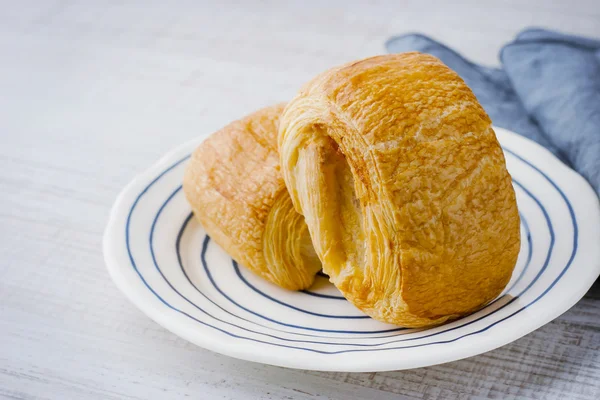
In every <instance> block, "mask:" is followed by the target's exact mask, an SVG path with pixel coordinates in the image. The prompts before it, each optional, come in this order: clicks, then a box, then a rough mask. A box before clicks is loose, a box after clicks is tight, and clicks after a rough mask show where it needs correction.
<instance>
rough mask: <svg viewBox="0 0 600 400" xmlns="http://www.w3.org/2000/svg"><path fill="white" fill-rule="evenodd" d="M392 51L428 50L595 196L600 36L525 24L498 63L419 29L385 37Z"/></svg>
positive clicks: (503, 123) (599, 171)
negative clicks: (472, 56)
mask: <svg viewBox="0 0 600 400" xmlns="http://www.w3.org/2000/svg"><path fill="white" fill-rule="evenodd" d="M386 48H387V50H388V52H390V53H401V52H406V51H420V52H422V53H429V54H432V55H434V56H436V57H438V58H439V59H441V60H442V61H443V62H444V63H445V64H446V65H448V66H449V67H450V68H452V69H453V70H454V71H456V72H457V73H458V74H459V75H460V76H461V77H462V78H463V79H464V80H465V82H466V83H467V84H468V85H469V86H470V87H471V89H472V90H473V92H474V93H475V95H476V96H477V98H478V99H479V102H480V103H481V105H482V106H483V107H484V108H485V110H486V111H487V112H488V114H489V115H490V118H491V119H492V121H493V123H494V125H497V126H500V127H502V128H506V129H509V130H511V131H514V132H516V133H518V134H521V135H523V136H526V137H528V138H529V139H532V140H534V141H536V142H537V143H539V144H541V145H542V146H544V147H546V148H547V149H548V150H550V151H551V152H552V153H554V154H555V155H556V156H557V157H558V158H560V159H561V160H562V161H563V162H565V163H566V164H568V165H569V166H570V167H572V168H573V169H575V170H576V171H578V172H579V173H580V174H581V175H583V176H584V177H585V178H586V179H587V180H588V182H590V184H591V185H592V186H593V187H594V189H595V190H596V193H600V41H599V40H593V39H588V38H584V37H578V36H573V35H566V34H562V33H558V32H554V31H549V30H545V29H539V28H532V29H527V30H525V31H523V32H521V33H520V34H518V35H517V37H516V38H515V40H514V41H513V42H511V43H508V44H507V45H505V46H504V47H503V48H502V50H501V51H500V60H501V64H502V66H501V68H491V67H486V66H482V65H478V64H475V63H473V62H471V61H469V60H467V59H466V58H464V57H463V56H461V55H460V54H459V53H457V52H456V51H454V50H452V49H450V48H449V47H447V46H445V45H443V44H442V43H439V42H437V41H435V40H433V39H431V38H429V37H427V36H424V35H421V34H407V35H402V36H397V37H393V38H391V39H389V40H388V41H387V42H386Z"/></svg>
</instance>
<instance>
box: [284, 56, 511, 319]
mask: <svg viewBox="0 0 600 400" xmlns="http://www.w3.org/2000/svg"><path fill="white" fill-rule="evenodd" d="M278 141H279V153H280V157H281V168H282V172H283V175H284V179H285V182H286V185H287V188H288V190H289V192H290V194H291V198H292V201H293V203H294V206H295V207H296V209H297V210H298V212H300V213H301V214H303V215H304V217H305V219H306V223H307V224H308V227H309V230H310V233H311V236H312V240H313V243H314V245H315V249H316V251H317V254H318V255H319V258H320V259H321V261H322V263H323V270H324V272H326V273H327V274H328V275H329V276H330V278H331V281H332V282H333V283H334V284H335V285H336V286H337V287H338V289H339V290H340V291H341V292H342V293H343V294H344V296H345V297H346V298H347V299H348V300H350V301H351V302H352V303H354V304H355V305H356V306H357V307H358V308H360V309H361V310H363V311H364V312H365V313H367V314H368V315H370V316H371V317H373V318H375V319H378V320H381V321H384V322H388V323H393V324H397V325H402V326H407V327H422V326H428V325H435V324H439V323H442V322H444V321H446V320H448V319H452V318H456V317H458V316H460V315H464V314H467V313H470V312H472V311H474V310H476V309H478V308H479V307H481V306H482V305H484V304H485V303H487V302H489V301H490V300H492V299H494V298H495V297H496V296H498V295H499V294H500V292H501V291H502V289H503V288H504V287H505V286H506V284H507V283H508V281H509V280H510V277H511V274H512V271H513V269H514V266H515V263H516V260H517V255H518V253H519V248H520V228H519V214H518V211H517V205H516V201H515V194H514V190H513V188H512V185H511V179H510V176H509V174H508V172H507V170H506V166H505V160H504V155H503V153H502V150H501V148H500V145H499V143H498V141H497V139H496V136H495V133H494V131H493V130H492V126H491V121H490V119H489V117H488V116H487V114H486V113H485V111H484V110H483V108H482V107H481V106H480V105H479V103H478V101H477V99H476V98H475V95H474V94H473V93H472V92H471V90H470V89H469V88H468V87H467V85H466V84H465V83H464V81H463V80H462V79H461V78H460V77H459V76H458V75H457V74H456V73H455V72H454V71H452V70H451V69H449V68H448V67H447V66H445V65H444V64H443V63H442V62H441V61H440V60H438V59H437V58H435V57H433V56H430V55H425V54H420V53H405V54H394V55H386V56H379V57H373V58H367V59H364V60H361V61H357V62H353V63H350V64H346V65H344V66H341V67H339V68H334V69H332V70H329V71H327V72H325V73H323V74H321V75H319V76H318V77H316V78H315V79H313V80H312V81H311V82H309V83H308V84H307V85H305V86H304V88H303V89H302V90H301V91H300V92H299V94H298V95H297V96H296V97H295V98H294V99H293V100H292V101H291V102H290V103H289V104H288V106H287V107H286V109H285V111H284V113H283V116H282V118H281V123H280V128H279V139H278Z"/></svg>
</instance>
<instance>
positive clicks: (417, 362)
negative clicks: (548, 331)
mask: <svg viewBox="0 0 600 400" xmlns="http://www.w3.org/2000/svg"><path fill="white" fill-rule="evenodd" d="M496 132H497V134H498V138H499V140H500V142H501V144H502V146H503V148H504V150H505V154H506V159H507V164H508V169H509V171H510V173H511V175H512V177H513V181H514V187H515V190H516V193H517V201H518V206H519V212H520V214H521V219H522V225H521V235H522V247H521V253H520V255H519V260H518V262H517V266H516V269H515V271H514V273H513V277H512V280H511V281H510V283H509V284H508V286H507V288H506V290H505V291H504V293H503V294H502V295H501V296H500V297H498V298H497V299H496V300H495V301H493V302H492V303H490V304H489V305H488V306H487V307H485V308H484V309H482V310H480V311H479V312H477V313H475V314H472V315H470V316H468V317H465V318H462V319H460V320H457V321H454V322H452V323H449V324H446V325H443V326H439V327H436V328H433V329H425V330H417V329H404V328H399V327H397V326H392V325H386V324H383V323H380V322H377V321H375V320H372V319H370V318H368V317H367V316H365V315H364V314H362V313H361V312H360V311H359V310H357V309H356V308H355V307H354V306H352V305H351V304H350V303H349V302H347V301H346V300H345V299H344V298H343V297H342V296H341V295H340V293H339V292H338V291H337V290H336V289H335V287H334V286H333V285H332V284H330V283H329V282H328V280H327V278H326V277H322V276H321V277H318V279H317V282H316V283H315V285H314V286H313V287H312V288H311V289H310V290H309V291H304V292H291V291H286V290H283V289H280V288H279V287H277V286H274V285H272V284H270V283H268V282H266V281H264V280H262V279H261V278H259V277H257V276H255V275H253V274H252V273H251V272H249V271H248V270H246V269H245V268H244V267H240V266H238V265H237V264H236V263H235V262H232V260H231V258H230V257H229V256H228V255H227V254H226V253H225V252H224V251H223V250H222V249H221V248H220V247H219V246H218V245H216V244H215V243H214V242H213V241H211V240H210V238H209V237H208V236H207V235H206V233H205V232H204V230H203V229H202V227H201V226H200V225H199V224H198V223H197V222H196V221H195V219H193V218H192V216H191V211H190V207H189V205H188V204H187V202H186V200H185V198H184V195H183V192H182V190H181V181H182V177H183V172H184V169H185V165H186V163H187V160H188V158H189V155H190V153H191V152H192V151H193V150H194V149H195V147H196V146H197V145H198V143H199V142H200V141H195V142H192V143H187V144H185V145H183V146H181V147H179V148H177V149H176V150H174V151H173V152H171V153H169V154H168V155H166V156H165V157H164V158H163V159H162V160H160V161H159V162H158V163H157V164H155V165H154V166H153V167H151V168H150V169H149V170H148V171H146V172H145V173H143V174H141V175H140V176H138V177H137V178H136V179H134V180H133V182H131V183H130V184H129V185H128V186H127V187H126V188H125V189H124V190H123V192H122V193H121V194H120V196H119V198H118V199H117V201H116V203H115V205H114V207H113V210H112V213H111V216H110V221H109V223H108V226H107V228H106V232H105V235H104V254H105V258H106V263H107V265H108V269H109V271H110V274H111V276H112V278H113V280H114V281H115V283H116V284H117V286H118V287H119V288H120V289H121V290H122V291H123V293H125V295H127V297H128V298H129V299H130V300H131V301H132V302H133V303H134V304H135V305H137V306H138V307H139V308H140V309H141V310H142V311H143V312H144V313H145V314H146V315H148V316H149V317H150V318H152V319H153V320H155V321H156V322H158V323H159V324H160V325H162V326H164V327H165V328H166V329H168V330H170V331H172V332H173V333H175V334H177V335H179V336H181V337H183V338H185V339H187V340H189V341H190V342H193V343H195V344H197V345H199V346H202V347H204V348H207V349H210V350H213V351H216V352H219V353H222V354H226V355H229V356H232V357H238V358H241V359H245V360H251V361H257V362H262V363H266V364H273V365H280V366H285V367H292V368H304V369H315V370H335V371H382V370H398V369H405V368H416V367H423V366H427V365H433V364H439V363H444V362H448V361H452V360H458V359H461V358H465V357H469V356H473V355H476V354H480V353H483V352H486V351H489V350H492V349H495V348H497V347H499V346H502V345H505V344H507V343H510V342H512V341H514V340H516V339H518V338H520V337H521V336H523V335H525V334H527V333H529V332H531V331H533V330H534V329H536V328H539V327H540V326H542V325H544V324H545V323H547V322H549V321H551V320H552V319H554V318H556V317H558V316H559V315H560V314H562V313H564V312H565V311H567V310H568V309H569V308H570V307H571V306H573V305H574V304H575V303H576V302H577V301H578V300H579V299H580V298H581V297H582V296H583V295H584V294H585V293H586V291H587V290H588V289H589V287H590V286H591V285H592V283H593V282H594V280H595V279H596V278H597V277H598V275H599V273H600V205H599V202H598V198H597V196H596V194H595V192H594V191H593V190H592V189H591V187H590V186H589V185H588V184H587V182H586V181H584V179H583V178H581V177H580V176H579V175H578V174H577V173H575V172H573V171H572V170H570V169H569V168H567V167H566V166H565V165H564V164H562V163H561V162H560V161H558V160H557V159H556V158H555V157H554V156H553V155H552V154H550V153H549V152H548V151H546V150H545V149H543V148H542V147H541V146H539V145H537V144H535V143H533V142H531V141H529V140H527V139H525V138H523V137H521V136H518V135H516V134H514V133H510V132H507V131H506V130H504V129H500V128H496Z"/></svg>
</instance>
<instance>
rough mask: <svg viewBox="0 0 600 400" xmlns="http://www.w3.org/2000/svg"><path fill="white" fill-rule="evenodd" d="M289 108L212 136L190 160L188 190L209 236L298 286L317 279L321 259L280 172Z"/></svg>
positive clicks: (261, 270)
mask: <svg viewBox="0 0 600 400" xmlns="http://www.w3.org/2000/svg"><path fill="white" fill-rule="evenodd" d="M282 110H283V105H278V106H273V107H268V108H264V109H262V110H260V111H257V112H255V113H254V114H251V115H249V116H247V117H245V118H243V119H241V120H239V121H235V122H233V123H231V124H229V125H227V126H226V127H225V128H223V129H221V130H220V131H218V132H216V133H214V134H213V135H212V136H210V137H209V138H208V139H207V140H205V141H204V142H203V143H202V144H201V145H200V146H199V147H198V149H196V151H195V152H194V154H193V156H192V159H191V161H190V163H189V164H188V166H187V169H186V173H185V177H184V180H183V190H184V192H185V195H186V197H187V199H188V201H189V203H190V204H191V205H192V209H193V211H194V215H195V216H196V217H197V218H198V219H199V220H200V222H201V224H202V226H203V227H204V229H205V230H206V232H207V233H208V235H209V236H210V237H211V238H212V239H213V240H214V241H215V242H217V243H218V244H219V245H220V246H221V247H223V248H224V249H225V250H226V251H227V252H228V253H229V254H230V255H231V256H232V257H233V259H235V260H236V261H238V262H239V263H240V264H242V265H245V266H246V267H248V268H250V270H252V271H253V272H254V273H256V274H258V275H260V276H262V277H263V278H265V279H268V280H269V281H271V282H273V283H275V284H277V285H279V286H281V287H284V288H286V289H293V290H298V289H304V288H307V287H309V286H310V285H311V284H312V282H313V280H314V277H315V274H316V273H317V271H319V270H320V269H321V263H320V262H319V259H318V257H317V256H316V254H315V252H314V249H313V247H312V244H311V242H310V236H309V233H308V230H307V227H306V224H305V223H304V218H303V217H302V215H300V214H298V213H297V212H296V211H295V210H294V207H293V205H292V201H291V199H290V196H289V194H288V192H287V190H286V189H285V185H284V182H283V177H282V176H281V172H280V168H279V155H278V154H277V125H278V122H279V116H280V115H281V112H282Z"/></svg>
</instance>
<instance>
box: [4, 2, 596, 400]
mask: <svg viewBox="0 0 600 400" xmlns="http://www.w3.org/2000/svg"><path fill="white" fill-rule="evenodd" d="M0 3H3V4H0V54H1V59H0V398H10V399H13V398H16V399H21V398H24V399H163V398H164V399H175V398H198V399H241V398H244V399H246V398H264V399H271V398H272V399H280V398H285V399H316V398H319V399H321V398H332V399H350V398H369V399H379V398H388V397H392V396H396V397H395V398H419V399H434V398H444V399H463V398H471V397H479V398H485V397H493V398H505V399H510V398H519V399H520V398H536V399H551V398H557V399H598V398H600V287H599V286H600V285H598V284H596V286H595V288H593V289H592V291H591V292H590V293H589V294H588V296H587V297H586V298H584V299H583V300H582V301H581V302H579V304H578V305H577V306H575V307H574V308H573V309H572V310H571V311H569V312H567V313H566V314H565V315H563V316H562V317H560V318H559V319H557V320H556V321H554V322H552V323H551V324H548V325H547V326H545V327H543V328H541V329H539V330H538V331H536V332H534V333H532V334H530V335H528V336H526V337H524V338H522V339H521V340H518V341H517V342H515V343H513V344H511V345H508V346H505V347H503V348H501V349H498V350H496V351H492V352H490V353H487V354H484V355H481V356H478V357H474V358H471V359H468V360H463V361H459V362H454V363H450V364H446V365H440V366H435V367H430V368H422V369H417V370H412V371H402V372H385V373H372V374H355V373H323V372H311V371H296V370H288V369H283V368H277V367H270V366H265V365H260V364H254V363H250V362H245V361H239V360H235V359H231V358H228V357H224V356H221V355H218V354H214V353H212V352H210V351H206V350H203V349H200V348H197V347H195V346H193V345H191V344H189V343H187V342H185V341H183V340H182V339H179V338H178V337H176V336H174V335H173V334H171V333H169V332H167V331H165V330H164V329H162V328H161V327H159V326H158V325H157V324H155V323H154V322H152V321H151V320H149V319H148V318H146V317H145V316H144V315H142V313H141V312H139V311H138V310H137V309H135V308H134V307H133V306H132V305H131V304H130V303H129V302H128V301H127V300H126V299H125V297H124V296H123V295H122V294H121V293H119V292H118V291H117V289H116V287H115V286H114V285H113V284H112V282H111V281H110V279H109V276H108V274H107V272H106V269H105V266H104V261H103V256H102V249H101V237H102V232H103V229H104V225H105V222H106V219H107V216H108V212H109V208H110V206H111V205H112V202H113V200H114V198H115V196H116V195H117V193H118V192H119V190H120V189H121V188H122V187H123V186H124V185H125V184H126V183H127V182H128V181H129V180H130V179H131V178H132V177H133V176H134V175H135V174H136V173H138V172H140V171H141V170H143V169H144V168H146V167H147V166H148V165H150V164H151V163H152V162H153V161H155V160H156V159H157V158H159V157H160V156H161V154H163V153H164V152H165V151H167V150H168V149H170V148H171V147H173V146H175V145H177V144H179V143H181V142H183V141H186V140H188V139H191V138H193V137H196V136H199V135H206V134H208V133H210V132H211V131H213V130H215V129H217V128H219V127H221V126H223V125H224V124H226V123H227V122H229V121H230V120H232V119H234V118H237V117H240V116H242V115H244V114H246V113H248V112H250V111H253V110H254V109H257V108H259V107H261V106H264V105H268V104H271V103H274V102H278V101H282V100H286V99H288V98H290V97H291V96H292V95H293V93H294V92H295V91H296V90H297V88H298V87H299V86H300V85H301V84H302V83H303V82H304V81H306V80H307V79H309V78H310V77H311V76H313V75H314V74H316V73H318V72H320V71H321V70H323V69H326V68H328V67H331V66H333V65H336V64H340V63H343V62H346V61H349V60H352V59H356V58H361V57H364V56H369V55H374V54H377V53H382V52H384V49H383V43H384V41H385V39H387V38H388V37H389V36H391V35H395V34H400V33H404V32H409V31H419V32H423V33H426V34H429V35H432V36H434V37H436V38H438V39H442V40H443V41H445V42H446V43H447V44H449V45H450V46H453V47H455V48H457V49H458V50H460V51H462V52H464V54H466V55H467V56H468V57H470V58H472V59H473V60H474V61H477V62H485V63H488V64H496V63H497V53H498V49H499V47H500V46H501V45H502V44H503V43H504V42H507V41H509V40H510V39H511V38H512V37H513V36H514V35H515V34H516V33H517V32H518V31H519V30H520V29H522V28H524V27H526V26H529V25H538V26H547V27H551V28H557V29H561V30H564V31H568V32H573V33H580V34H585V35H591V36H596V37H598V36H600V5H599V3H598V2H597V1H596V0H588V1H568V2H567V1H565V2H558V1H552V2H548V1H543V0H537V1H535V2H526V1H521V0H505V1H493V2H485V5H483V3H484V2H480V1H477V0H468V1H456V2H448V5H445V3H446V2H443V1H439V2H434V3H431V4H427V5H422V4H421V3H422V2H420V1H389V2H372V3H365V2H361V3H354V2H349V1H338V2H329V1H319V2H315V3H314V4H312V5H310V4H308V2H304V1H298V2H286V3H284V2H273V3H266V2H239V3H224V2H223V3H220V4H219V5H217V3H218V2H206V3H203V2H200V1H197V0H191V1H187V2H177V4H175V2H167V1H156V2H147V1H139V2H128V1H98V2H91V1H48V2H43V1H14V0H2V1H0Z"/></svg>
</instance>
